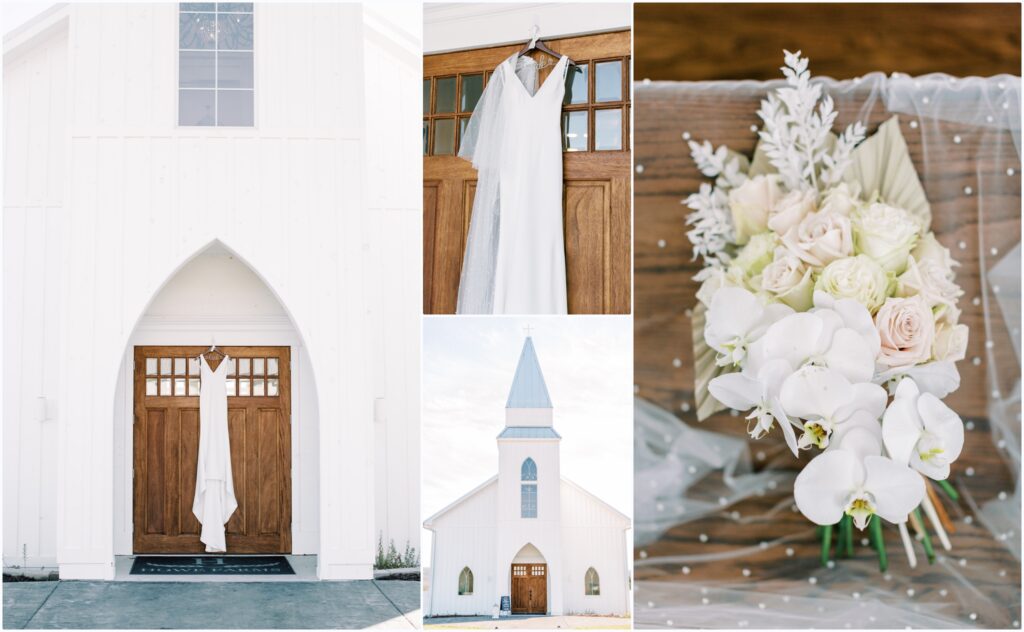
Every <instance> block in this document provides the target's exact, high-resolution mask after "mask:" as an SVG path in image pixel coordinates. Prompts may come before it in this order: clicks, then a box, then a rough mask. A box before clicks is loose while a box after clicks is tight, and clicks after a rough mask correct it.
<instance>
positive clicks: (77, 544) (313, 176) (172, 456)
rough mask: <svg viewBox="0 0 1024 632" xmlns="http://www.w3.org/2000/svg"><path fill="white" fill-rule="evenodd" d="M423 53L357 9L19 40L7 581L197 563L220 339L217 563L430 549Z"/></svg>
mask: <svg viewBox="0 0 1024 632" xmlns="http://www.w3.org/2000/svg"><path fill="white" fill-rule="evenodd" d="M419 49H420V44H419V42H418V41H417V40H416V39H415V38H411V37H409V36H407V35H406V34H405V33H404V32H402V31H401V29H398V28H394V27H393V25H391V24H390V23H389V22H388V21H387V20H385V19H381V18H380V17H379V15H378V14H374V13H373V12H372V11H371V10H370V9H369V8H367V9H364V8H363V7H362V6H361V5H359V4H342V3H319V4H317V3H308V4H299V3H278V4H265V3H255V4H254V3H246V2H232V3H214V2H192V3H180V4H179V3H170V2H168V3H92V4H83V3H65V4H56V5H54V6H53V7H51V8H50V9H48V10H46V11H44V12H42V13H41V14H40V15H38V16H37V17H35V18H34V19H32V20H30V21H29V22H27V23H25V24H24V25H22V26H20V27H18V28H17V29H15V30H13V31H11V32H10V33H7V34H6V35H5V37H4V41H3V71H4V72H3V88H4V90H3V92H4V108H3V119H4V120H3V125H4V128H3V131H4V143H5V145H4V172H3V185H4V186H3V204H4V209H3V354H4V355H3V563H4V568H5V571H6V570H7V569H44V570H52V569H56V570H58V571H59V573H60V577H61V578H63V579H114V578H115V577H116V576H117V573H118V572H119V571H118V569H120V568H122V567H123V562H124V561H125V559H126V558H127V557H128V556H131V555H133V554H140V553H154V552H159V553H199V552H202V551H203V550H204V549H203V548H202V547H201V544H200V542H199V524H198V522H197V521H196V519H195V517H194V516H193V515H192V513H191V510H190V509H191V504H192V494H193V490H194V485H195V472H196V451H197V447H196V446H197V445H198V440H197V432H198V403H197V402H198V388H199V373H198V360H197V359H196V358H197V354H198V353H200V352H202V351H204V350H205V349H208V348H209V347H210V346H211V345H212V344H216V345H217V346H218V348H222V349H224V350H225V351H226V352H227V353H228V354H229V355H230V356H233V357H234V359H235V361H236V364H235V365H233V366H231V370H230V372H229V373H230V374H229V376H228V379H227V387H228V409H229V428H230V435H231V450H232V453H231V454H232V459H231V460H232V462H233V472H234V488H235V495H236V496H237V497H238V502H239V508H238V510H236V512H235V513H234V514H233V515H232V517H231V519H230V521H229V522H228V524H227V536H226V537H227V553H229V554H230V553H284V554H291V555H296V556H298V555H303V556H309V557H307V558H304V559H305V561H312V562H314V564H313V566H314V567H315V569H316V577H318V578H320V579H366V578H371V577H372V576H373V566H374V558H375V555H376V552H377V546H378V542H383V545H384V548H385V550H386V549H387V547H388V545H389V544H390V543H391V542H392V541H393V542H394V544H395V547H396V548H397V549H398V550H399V551H403V550H404V549H405V547H406V545H409V546H411V547H413V548H417V549H418V548H419V535H418V534H419V520H420V515H419V371H418V369H419V353H420V351H419V349H420V341H419V339H420V334H419V331H420V324H419V320H420V318H419V314H420V306H419V300H418V298H417V297H419V296H420V283H421V280H420V274H419V269H420V268H419V261H420V230H419V226H420V222H421V216H420V205H421V201H420V196H421V193H420V178H419V176H418V175H417V174H418V169H419V168H420V166H419V165H420V159H419V157H418V156H419V151H418V150H419V121H418V119H419V115H418V112H417V107H418V105H417V104H418V101H417V98H414V97H415V95H414V94H413V93H411V92H410V90H408V89H407V87H409V86H416V85H418V83H417V82H418V81H419V80H420V79H419V78H420V54H419ZM405 121H408V124H406V123H404V122H405ZM398 174H402V175H401V177H399V175H398ZM314 558H315V559H314Z"/></svg>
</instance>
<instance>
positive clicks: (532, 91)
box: [506, 53, 569, 99]
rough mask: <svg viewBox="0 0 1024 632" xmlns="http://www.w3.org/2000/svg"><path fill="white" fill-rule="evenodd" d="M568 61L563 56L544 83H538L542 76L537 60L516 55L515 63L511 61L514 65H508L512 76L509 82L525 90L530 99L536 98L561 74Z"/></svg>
mask: <svg viewBox="0 0 1024 632" xmlns="http://www.w3.org/2000/svg"><path fill="white" fill-rule="evenodd" d="M568 59H569V58H568V57H566V56H565V55H562V56H561V57H560V58H559V59H558V61H557V62H555V65H554V67H552V69H551V72H550V73H549V74H548V76H547V77H546V78H545V79H544V81H543V82H538V77H539V76H540V64H538V63H537V60H535V59H533V58H532V57H527V56H525V55H524V56H519V54H518V53H516V57H515V60H514V61H513V60H511V59H510V60H509V61H510V62H512V63H509V64H506V68H508V71H509V75H510V76H509V77H508V80H509V81H512V82H514V83H518V84H519V87H520V88H522V89H523V91H524V92H525V93H526V95H527V96H528V97H529V98H531V99H532V98H535V97H536V96H537V95H538V94H540V93H541V92H542V91H543V90H544V89H545V87H546V86H547V84H549V83H551V81H552V80H553V79H554V78H555V77H556V76H557V75H558V74H559V69H560V67H561V68H563V69H564V66H565V64H566V62H567V60H568Z"/></svg>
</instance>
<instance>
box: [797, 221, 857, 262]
mask: <svg viewBox="0 0 1024 632" xmlns="http://www.w3.org/2000/svg"><path fill="white" fill-rule="evenodd" d="M782 243H783V244H785V246H786V247H787V248H789V249H790V250H791V251H792V252H793V254H795V255H796V256H798V257H800V258H801V259H803V260H804V261H806V262H807V263H809V264H811V265H812V266H815V267H821V266H826V265H828V264H829V263H831V262H833V261H835V260H836V259H842V258H843V257H849V256H850V255H852V254H853V230H852V228H851V225H850V218H848V217H846V216H845V215H841V214H839V213H822V212H817V213H808V214H807V216H806V217H804V218H803V219H802V220H800V223H799V224H797V225H796V226H793V227H792V228H790V229H789V231H788V232H787V233H786V234H785V235H783V237H782Z"/></svg>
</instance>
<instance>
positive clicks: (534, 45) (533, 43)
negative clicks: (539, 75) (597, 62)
mask: <svg viewBox="0 0 1024 632" xmlns="http://www.w3.org/2000/svg"><path fill="white" fill-rule="evenodd" d="M539 37H540V27H538V26H534V27H533V36H532V37H531V38H530V41H529V42H527V43H526V46H524V47H523V48H522V50H520V51H519V55H517V57H522V56H523V55H525V54H527V53H529V52H530V51H533V50H539V51H540V52H542V53H547V54H548V55H551V56H552V57H557V58H559V59H561V58H562V55H561V54H559V53H556V52H555V51H553V50H551V49H550V48H548V45H547V44H545V43H544V42H543V41H541V40H540V39H539ZM565 61H566V63H567V64H570V65H572V66H575V65H576V62H574V61H573V60H571V59H569V57H568V56H565Z"/></svg>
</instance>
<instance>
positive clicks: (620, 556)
mask: <svg viewBox="0 0 1024 632" xmlns="http://www.w3.org/2000/svg"><path fill="white" fill-rule="evenodd" d="M629 525H630V522H629V519H628V518H626V517H625V516H623V515H622V514H620V513H618V512H617V511H615V510H613V509H611V508H610V507H609V506H608V505H606V504H605V503H603V502H602V501H600V500H599V499H598V498H596V497H595V496H592V495H590V494H589V493H587V492H585V491H583V490H582V489H581V488H579V487H577V486H576V485H574V484H572V483H569V482H568V481H563V482H562V547H563V549H562V550H563V573H562V582H563V594H564V596H565V612H566V613H567V614H602V615H605V614H616V615H625V614H627V613H629V612H630V601H631V595H630V590H629V586H630V571H629V568H628V566H627V560H628V559H629V556H630V555H631V547H630V545H629V539H628V537H627V536H628V533H629V532H628V531H627V529H628V528H629ZM590 567H593V568H594V569H595V570H596V571H597V573H598V576H599V579H600V587H601V589H600V594H599V595H587V594H586V591H585V589H584V579H585V576H586V572H587V569H588V568H590Z"/></svg>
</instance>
